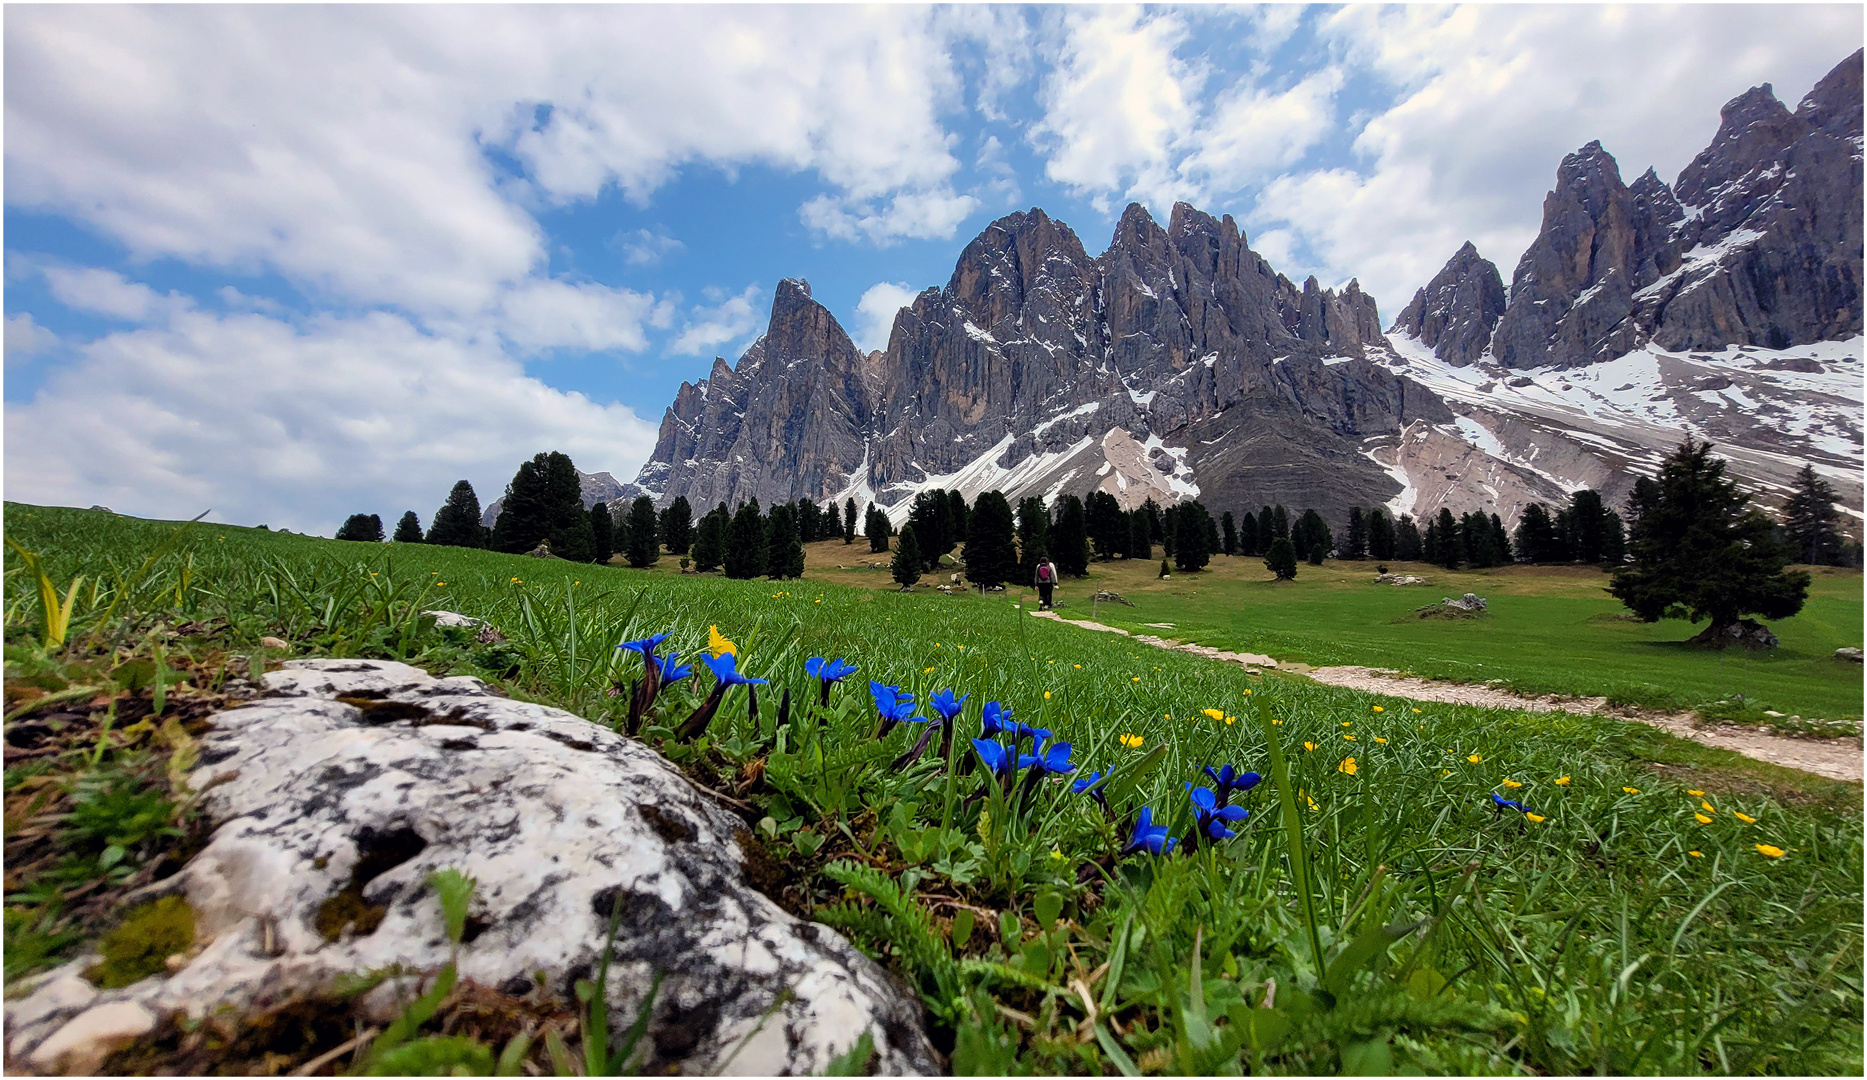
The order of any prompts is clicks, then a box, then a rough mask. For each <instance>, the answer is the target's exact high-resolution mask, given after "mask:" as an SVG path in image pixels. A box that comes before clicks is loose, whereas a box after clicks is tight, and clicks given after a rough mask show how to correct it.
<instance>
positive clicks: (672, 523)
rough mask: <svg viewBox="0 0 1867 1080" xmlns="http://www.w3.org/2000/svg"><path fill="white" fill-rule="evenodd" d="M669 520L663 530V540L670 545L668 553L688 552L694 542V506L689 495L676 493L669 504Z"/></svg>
mask: <svg viewBox="0 0 1867 1080" xmlns="http://www.w3.org/2000/svg"><path fill="white" fill-rule="evenodd" d="M667 522H668V523H667V525H666V526H665V527H663V528H662V530H661V542H662V543H664V544H666V545H667V546H668V554H670V555H685V554H687V551H688V549H689V548H691V547H692V546H693V544H694V508H693V506H692V505H691V504H689V503H688V501H687V496H685V495H676V496H675V497H674V501H673V502H671V503H669V504H668V510H667Z"/></svg>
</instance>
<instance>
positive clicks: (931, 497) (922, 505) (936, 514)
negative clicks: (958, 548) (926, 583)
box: [902, 488, 953, 570]
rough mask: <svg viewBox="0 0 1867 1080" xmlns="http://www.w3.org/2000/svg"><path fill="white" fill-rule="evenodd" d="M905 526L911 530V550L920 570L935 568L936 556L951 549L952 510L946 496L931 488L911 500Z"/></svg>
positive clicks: (938, 562)
mask: <svg viewBox="0 0 1867 1080" xmlns="http://www.w3.org/2000/svg"><path fill="white" fill-rule="evenodd" d="M907 524H908V525H912V526H913V527H914V546H915V549H916V550H917V551H919V552H920V556H921V568H922V569H924V570H931V569H933V568H934V567H936V566H939V565H940V556H942V555H945V554H946V553H947V552H949V551H951V550H952V549H953V542H952V540H953V534H952V529H953V508H952V506H951V504H950V503H948V501H947V496H946V492H944V491H941V490H939V489H938V488H935V489H932V490H929V491H923V492H921V493H920V494H919V495H916V496H914V502H913V503H912V504H911V505H910V506H909V507H908V521H907ZM906 527H907V526H905V525H904V526H903V527H902V528H903V529H905V528H906Z"/></svg>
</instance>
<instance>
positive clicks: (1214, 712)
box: [1200, 709, 1225, 720]
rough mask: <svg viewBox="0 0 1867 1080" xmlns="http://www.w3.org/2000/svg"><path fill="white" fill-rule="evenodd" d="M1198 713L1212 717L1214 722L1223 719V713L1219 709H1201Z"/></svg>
mask: <svg viewBox="0 0 1867 1080" xmlns="http://www.w3.org/2000/svg"><path fill="white" fill-rule="evenodd" d="M1200 712H1203V713H1205V714H1206V715H1207V716H1210V717H1212V718H1213V719H1214V720H1223V719H1225V713H1224V711H1223V710H1220V709H1201V710H1200Z"/></svg>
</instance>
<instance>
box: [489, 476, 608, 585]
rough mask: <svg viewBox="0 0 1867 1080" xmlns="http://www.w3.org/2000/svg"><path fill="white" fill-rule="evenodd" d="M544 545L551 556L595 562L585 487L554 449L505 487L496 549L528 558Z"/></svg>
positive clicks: (495, 530)
mask: <svg viewBox="0 0 1867 1080" xmlns="http://www.w3.org/2000/svg"><path fill="white" fill-rule="evenodd" d="M540 540H546V541H549V542H550V544H551V553H552V554H553V555H556V556H558V557H559V558H563V559H570V560H573V561H575V562H588V561H589V560H590V543H591V536H590V518H589V515H587V514H586V513H585V512H584V509H583V484H582V481H581V480H580V479H579V478H578V476H577V467H576V466H575V465H573V464H572V463H571V460H570V458H569V457H568V456H566V455H565V454H562V453H560V452H558V451H555V450H553V451H551V452H549V453H541V454H537V455H534V456H533V457H532V459H531V460H530V461H527V462H524V463H522V464H521V465H520V466H519V469H518V472H516V473H514V474H513V477H512V482H511V483H509V484H507V485H506V494H505V502H504V503H503V505H502V506H501V508H500V512H499V520H498V521H495V522H494V523H493V546H494V547H495V548H496V549H498V550H500V551H504V552H507V553H510V554H515V555H517V554H523V553H525V552H527V551H530V550H531V549H532V548H534V547H537V546H538V542H539V541H540Z"/></svg>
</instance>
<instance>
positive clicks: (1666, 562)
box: [1608, 436, 1809, 645]
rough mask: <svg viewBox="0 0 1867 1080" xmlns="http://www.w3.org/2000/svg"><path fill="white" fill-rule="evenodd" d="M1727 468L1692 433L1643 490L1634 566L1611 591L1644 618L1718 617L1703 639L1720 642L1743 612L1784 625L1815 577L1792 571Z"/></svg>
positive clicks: (1617, 577) (1633, 546) (1772, 529)
mask: <svg viewBox="0 0 1867 1080" xmlns="http://www.w3.org/2000/svg"><path fill="white" fill-rule="evenodd" d="M1724 464H1725V463H1724V461H1723V460H1722V459H1719V458H1714V457H1712V456H1711V444H1710V443H1708V442H1705V443H1701V442H1694V441H1693V439H1692V438H1691V437H1690V436H1687V438H1686V440H1685V442H1683V443H1681V444H1680V445H1679V448H1678V449H1677V450H1675V451H1673V453H1672V456H1671V457H1669V458H1667V459H1666V461H1665V463H1664V464H1662V465H1661V466H1660V475H1659V477H1658V480H1657V481H1656V482H1655V484H1654V486H1653V488H1651V489H1649V490H1647V491H1645V492H1642V493H1641V495H1642V497H1643V505H1642V506H1641V507H1640V512H1639V516H1638V517H1637V518H1636V519H1635V525H1634V529H1633V534H1632V536H1631V537H1630V541H1631V542H1630V544H1629V548H1630V549H1631V554H1632V556H1633V565H1631V566H1626V567H1623V568H1621V569H1619V570H1617V571H1615V574H1614V577H1613V579H1612V581H1611V582H1610V583H1609V586H1608V592H1609V593H1611V594H1613V596H1614V597H1615V598H1616V599H1618V600H1620V601H1621V602H1622V603H1623V604H1625V605H1627V608H1628V609H1629V610H1630V611H1632V612H1633V613H1634V614H1635V615H1636V616H1638V617H1639V618H1640V619H1641V620H1642V621H1643V622H1656V621H1658V620H1660V619H1676V618H1684V619H1690V620H1692V621H1694V622H1697V621H1699V620H1710V625H1709V626H1708V627H1707V628H1706V629H1705V630H1704V631H1703V632H1701V633H1700V634H1699V636H1698V638H1697V639H1696V640H1699V641H1703V642H1705V643H1707V644H1715V645H1722V644H1724V643H1725V642H1727V641H1729V640H1730V639H1729V637H1728V636H1727V633H1726V632H1727V631H1728V630H1729V629H1730V628H1731V627H1732V626H1734V625H1735V624H1736V623H1737V621H1738V620H1739V619H1740V618H1742V617H1744V616H1745V615H1760V616H1762V617H1763V618H1766V619H1786V618H1789V617H1790V616H1792V615H1794V614H1795V613H1796V612H1798V611H1801V610H1802V605H1803V603H1804V602H1805V601H1806V600H1807V599H1808V595H1809V573H1808V571H1806V570H1790V569H1788V565H1789V560H1790V557H1791V556H1790V552H1789V551H1788V550H1787V549H1786V548H1785V547H1784V545H1782V544H1781V543H1779V542H1778V541H1777V539H1776V530H1775V526H1774V525H1772V524H1771V522H1770V519H1769V518H1767V517H1765V516H1764V515H1763V514H1761V513H1759V512H1758V511H1757V510H1756V509H1755V508H1753V507H1751V506H1749V505H1748V504H1749V502H1750V498H1749V496H1747V495H1743V494H1741V493H1739V492H1738V490H1737V485H1736V484H1734V483H1732V482H1731V481H1730V480H1728V479H1726V477H1725V475H1724Z"/></svg>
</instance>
